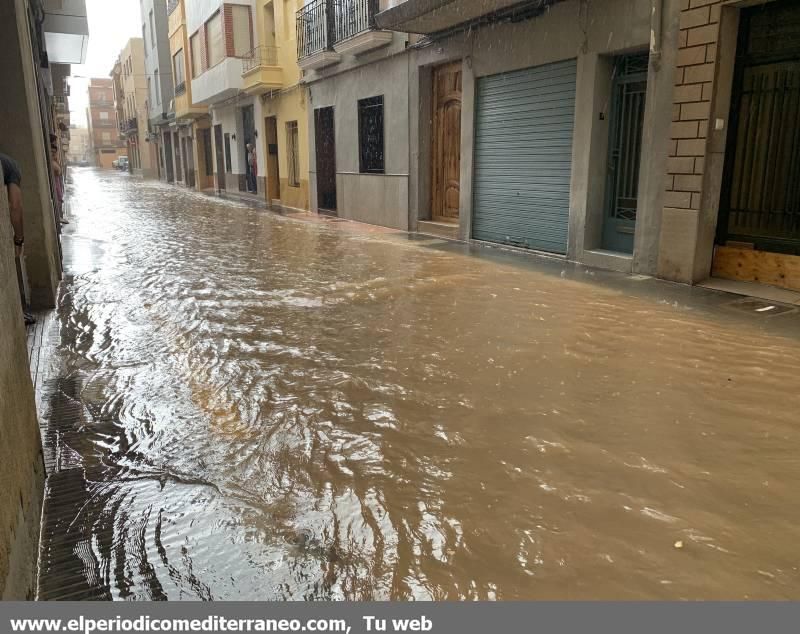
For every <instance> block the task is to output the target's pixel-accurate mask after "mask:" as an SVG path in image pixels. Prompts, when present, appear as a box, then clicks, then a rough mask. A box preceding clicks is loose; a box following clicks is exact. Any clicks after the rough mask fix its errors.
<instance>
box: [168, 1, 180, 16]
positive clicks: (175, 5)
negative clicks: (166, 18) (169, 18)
mask: <svg viewBox="0 0 800 634" xmlns="http://www.w3.org/2000/svg"><path fill="white" fill-rule="evenodd" d="M177 8H178V0H167V15H169V14H170V13H172V12H173V11H174V10H175V9H177Z"/></svg>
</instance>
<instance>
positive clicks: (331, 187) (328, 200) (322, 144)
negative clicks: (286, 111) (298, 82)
mask: <svg viewBox="0 0 800 634" xmlns="http://www.w3.org/2000/svg"><path fill="white" fill-rule="evenodd" d="M333 115H334V112H333V107H332V106H329V107H327V108H317V109H316V110H315V111H314V145H315V146H316V158H317V207H318V208H319V211H320V212H323V213H324V212H328V213H333V214H335V213H336V131H335V124H334V116H333Z"/></svg>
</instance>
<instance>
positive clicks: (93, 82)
mask: <svg viewBox="0 0 800 634" xmlns="http://www.w3.org/2000/svg"><path fill="white" fill-rule="evenodd" d="M86 123H87V126H88V134H89V142H90V144H91V154H92V162H93V163H94V165H95V166H96V167H100V168H103V169H110V168H111V164H112V162H113V161H115V160H116V159H117V158H119V157H120V156H126V155H127V151H126V149H125V143H124V142H123V141H121V140H120V138H119V131H118V129H117V120H116V113H115V111H114V94H113V87H112V81H111V80H110V79H105V78H101V77H95V78H92V79H90V80H89V108H88V110H87V111H86Z"/></svg>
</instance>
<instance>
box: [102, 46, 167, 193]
mask: <svg viewBox="0 0 800 634" xmlns="http://www.w3.org/2000/svg"><path fill="white" fill-rule="evenodd" d="M111 76H112V78H114V86H115V88H114V91H115V95H114V99H115V106H116V113H117V117H118V120H119V132H120V135H121V136H122V137H123V138H124V139H125V141H126V142H127V145H128V159H129V160H130V170H131V172H132V173H134V174H138V175H139V176H144V177H145V178H158V150H157V148H156V147H155V144H151V143H150V141H149V138H148V133H147V125H148V113H147V73H146V72H145V66H144V41H143V40H142V38H140V37H132V38H131V39H130V40H128V43H127V44H126V45H125V48H124V49H122V51H121V52H120V54H119V59H118V61H117V63H115V65H114V69H113V70H112V71H111ZM120 87H121V92H118V91H119V89H120Z"/></svg>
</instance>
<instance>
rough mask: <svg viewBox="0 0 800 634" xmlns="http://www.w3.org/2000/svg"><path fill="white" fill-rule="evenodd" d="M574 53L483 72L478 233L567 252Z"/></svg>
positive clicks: (476, 163) (475, 231)
mask: <svg viewBox="0 0 800 634" xmlns="http://www.w3.org/2000/svg"><path fill="white" fill-rule="evenodd" d="M576 76H577V63H576V61H575V60H574V59H573V60H568V61H565V62H557V63H555V64H548V65H546V66H538V67H536V68H528V69H525V70H520V71H514V72H510V73H503V74H500V75H492V76H489V77H482V78H480V79H478V83H477V87H476V94H477V99H476V110H475V157H474V158H475V160H474V169H475V173H474V178H473V190H474V200H473V218H472V237H473V238H475V239H477V240H486V241H488V242H499V243H502V244H510V245H515V246H520V247H525V248H528V249H537V250H541V251H550V252H552V253H566V252H567V227H568V225H569V193H570V180H571V167H572V133H573V127H574V120H575V80H576Z"/></svg>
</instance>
